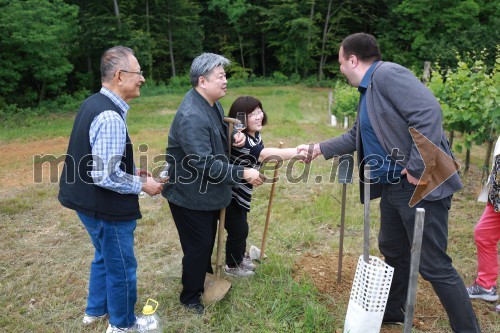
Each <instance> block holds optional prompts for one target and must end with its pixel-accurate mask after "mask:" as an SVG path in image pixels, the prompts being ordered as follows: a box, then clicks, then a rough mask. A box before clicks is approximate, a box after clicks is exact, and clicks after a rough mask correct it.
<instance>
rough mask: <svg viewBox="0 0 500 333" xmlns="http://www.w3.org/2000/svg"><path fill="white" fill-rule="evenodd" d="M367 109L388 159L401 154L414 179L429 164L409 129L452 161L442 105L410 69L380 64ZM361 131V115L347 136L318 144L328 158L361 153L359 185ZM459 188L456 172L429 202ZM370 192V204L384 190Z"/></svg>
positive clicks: (369, 88)
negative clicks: (395, 153)
mask: <svg viewBox="0 0 500 333" xmlns="http://www.w3.org/2000/svg"><path fill="white" fill-rule="evenodd" d="M366 108H367V113H368V118H369V119H370V123H371V125H372V127H373V130H374V131H375V134H376V136H377V139H378V140H379V142H380V144H381V145H382V147H383V148H384V150H385V152H386V153H387V155H391V154H392V153H393V149H397V153H398V155H402V156H403V157H404V159H403V160H401V161H398V164H400V165H402V166H403V167H405V168H406V169H407V170H408V172H409V173H410V174H411V175H412V176H414V177H416V178H420V177H421V175H422V173H423V171H424V168H425V164H424V162H423V160H422V158H421V156H420V153H419V152H418V149H417V146H416V145H415V143H414V142H413V139H412V137H411V135H410V132H409V128H410V127H414V128H415V129H417V130H418V131H419V132H420V133H422V134H423V135H424V136H425V137H427V138H428V139H429V140H430V141H432V142H433V143H434V144H435V145H436V146H437V147H439V148H440V149H441V150H443V151H444V152H445V153H447V154H448V155H450V156H452V154H451V150H450V147H449V145H448V141H447V139H446V136H445V134H444V130H443V128H442V111H441V106H440V105H439V102H438V101H437V99H436V97H435V96H434V95H433V94H432V92H431V91H430V90H429V89H428V88H427V87H426V86H425V85H424V84H423V83H422V82H420V81H419V80H418V79H417V78H416V77H415V75H413V73H412V72H411V71H409V70H408V69H407V68H405V67H403V66H400V65H398V64H395V63H391V62H383V61H381V62H380V63H378V64H377V67H376V68H375V70H374V72H373V73H372V76H371V80H370V85H369V86H368V89H367V91H366ZM358 113H359V110H358ZM358 126H359V116H358V117H357V118H356V122H355V124H354V126H353V127H352V128H351V129H350V130H349V131H348V132H347V133H345V134H342V135H340V136H339V137H335V138H331V139H329V140H326V141H322V142H320V148H321V152H322V153H323V155H324V157H325V158H326V159H329V158H332V157H334V156H342V155H344V154H352V153H353V152H354V151H357V158H358V164H359V163H360V164H359V171H360V172H359V173H360V180H361V181H363V180H364V177H363V172H361V170H363V168H364V163H363V149H362V147H361V145H362V143H361V134H360V133H359V132H358V130H357V129H358ZM360 161H361V162H360ZM461 188H462V183H461V181H460V177H459V176H458V174H457V173H455V174H454V175H453V176H451V177H450V178H449V179H448V180H446V181H445V182H444V183H443V184H441V185H440V186H438V187H437V188H436V189H435V190H434V191H432V192H431V193H429V195H428V196H427V197H426V198H425V199H426V200H431V201H432V200H438V199H442V198H445V197H447V196H449V195H451V194H453V193H454V192H456V191H458V190H459V189H461ZM370 192H371V197H372V199H373V198H377V197H379V196H380V186H377V185H376V184H374V185H372V186H371V191H370ZM361 200H363V186H361Z"/></svg>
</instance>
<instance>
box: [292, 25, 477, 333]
mask: <svg viewBox="0 0 500 333" xmlns="http://www.w3.org/2000/svg"><path fill="white" fill-rule="evenodd" d="M338 59H339V63H340V71H341V72H342V74H343V75H344V76H345V77H346V78H347V80H348V81H349V84H350V85H352V86H354V87H358V90H359V92H360V102H359V104H358V116H357V119H356V123H355V125H354V126H353V128H352V129H350V130H349V131H348V132H347V133H345V134H343V135H341V136H339V137H336V138H332V139H329V140H326V141H323V142H320V143H317V144H314V145H301V146H299V147H298V151H299V152H302V153H303V152H304V151H306V150H307V151H309V153H310V157H311V158H315V157H316V156H318V155H320V154H323V156H324V157H325V158H326V159H329V158H332V157H334V156H341V155H344V154H352V153H353V152H354V151H357V158H358V163H359V170H363V169H364V165H365V164H368V165H370V170H371V172H370V179H365V177H364V174H363V172H360V184H361V183H362V182H364V181H369V182H370V183H371V185H370V188H371V190H370V193H371V198H372V199H374V198H378V197H381V200H380V231H379V237H378V245H379V249H380V252H381V253H382V254H383V255H384V258H385V261H386V263H387V264H388V265H390V266H392V267H394V277H393V282H392V286H391V290H390V293H389V299H388V301H387V306H386V309H385V313H384V322H386V323H388V322H403V321H404V312H403V309H404V306H405V302H406V294H407V289H408V278H409V270H410V256H411V243H412V239H413V229H414V220H415V212H416V208H418V207H421V208H424V209H425V212H426V214H425V221H424V231H423V232H424V234H423V239H422V254H421V259H420V267H419V272H420V274H421V275H422V277H423V278H424V279H425V280H427V281H429V282H430V283H431V284H432V287H433V288H434V290H435V292H436V294H437V295H438V297H439V299H440V301H441V303H442V304H443V306H444V308H445V310H446V312H447V314H448V318H449V320H450V326H451V328H452V330H453V331H454V332H480V328H479V324H478V322H477V318H476V316H475V314H474V310H473V308H472V305H471V302H470V300H469V299H468V295H467V290H466V288H465V285H464V283H463V281H462V278H461V277H460V276H459V275H458V273H457V271H456V270H455V268H454V267H453V265H452V260H451V258H450V257H449V256H448V255H447V254H446V249H447V245H448V210H449V209H450V207H451V198H452V194H453V193H454V192H456V191H457V190H459V189H460V188H461V187H462V184H461V181H460V178H459V176H458V174H457V173H456V172H455V173H454V172H453V171H452V172H451V173H450V175H451V176H449V177H448V176H447V177H445V178H442V179H443V182H442V183H432V187H433V188H432V189H429V191H427V192H429V193H427V195H426V196H425V197H424V198H423V199H422V200H420V201H418V203H416V205H411V206H412V207H410V204H409V203H410V201H411V200H412V196H413V194H414V192H415V189H416V185H417V184H418V183H419V181H421V183H420V185H422V184H423V183H424V182H423V180H424V179H430V178H432V179H435V178H436V177H435V175H436V174H437V173H438V172H439V170H440V169H442V166H440V165H437V164H436V163H438V164H439V163H440V161H439V160H438V159H436V158H434V157H431V158H430V159H427V160H424V159H422V157H421V153H422V155H424V156H425V155H426V154H425V152H419V149H420V148H421V147H419V146H418V144H416V143H415V142H414V141H413V139H412V135H411V134H410V129H412V130H417V131H418V132H420V134H422V135H423V137H425V138H427V139H428V140H430V142H431V143H430V145H431V146H433V147H439V148H440V150H441V151H442V152H444V153H441V154H443V155H445V156H451V152H450V148H449V146H448V142H447V140H446V138H445V135H444V131H443V129H442V119H441V117H442V115H441V108H440V105H439V103H438V101H437V100H436V98H435V97H434V95H433V94H432V92H431V91H430V90H429V89H427V87H425V85H424V84H422V83H421V82H420V81H419V80H418V79H417V78H416V77H415V76H414V75H413V74H412V73H411V72H410V71H409V70H408V69H406V68H404V67H402V66H400V65H398V64H395V63H390V62H383V61H381V55H380V51H379V48H378V45H377V41H376V39H375V37H373V36H371V35H368V34H365V33H357V34H353V35H350V36H348V37H346V38H345V39H344V40H343V41H342V43H341V46H340V50H339V57H338ZM427 155H429V154H427ZM431 155H432V154H431ZM426 167H427V169H426ZM424 170H425V172H424ZM428 184H430V183H428ZM428 186H431V185H428ZM362 188H363V187H362V186H361V189H362ZM361 198H363V195H362V196H361Z"/></svg>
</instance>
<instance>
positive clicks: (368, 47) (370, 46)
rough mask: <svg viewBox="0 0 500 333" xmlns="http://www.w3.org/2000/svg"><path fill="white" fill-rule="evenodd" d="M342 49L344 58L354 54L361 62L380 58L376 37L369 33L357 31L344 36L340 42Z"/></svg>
mask: <svg viewBox="0 0 500 333" xmlns="http://www.w3.org/2000/svg"><path fill="white" fill-rule="evenodd" d="M340 46H341V47H342V49H343V50H344V58H345V59H348V58H349V57H350V56H351V55H355V56H356V57H357V58H358V59H359V60H361V61H363V62H368V61H372V62H373V61H377V60H381V59H382V56H381V55H380V50H379V48H378V43H377V39H375V37H373V36H372V35H370V34H367V33H364V32H358V33H356V34H352V35H349V36H347V37H346V38H344V40H342V43H341V44H340Z"/></svg>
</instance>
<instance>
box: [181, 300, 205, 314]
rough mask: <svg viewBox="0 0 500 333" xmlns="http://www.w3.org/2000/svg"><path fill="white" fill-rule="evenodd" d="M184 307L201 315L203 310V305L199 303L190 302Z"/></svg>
mask: <svg viewBox="0 0 500 333" xmlns="http://www.w3.org/2000/svg"><path fill="white" fill-rule="evenodd" d="M184 306H185V307H186V309H188V310H190V311H193V312H194V313H196V314H199V315H202V314H203V313H204V312H205V307H204V306H203V304H201V303H192V304H188V305H184Z"/></svg>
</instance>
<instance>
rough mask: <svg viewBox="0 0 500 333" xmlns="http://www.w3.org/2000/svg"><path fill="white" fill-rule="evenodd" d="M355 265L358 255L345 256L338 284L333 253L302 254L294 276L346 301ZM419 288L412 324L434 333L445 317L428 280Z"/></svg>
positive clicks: (392, 328)
mask: <svg viewBox="0 0 500 333" xmlns="http://www.w3.org/2000/svg"><path fill="white" fill-rule="evenodd" d="M357 264H358V257H354V256H351V255H344V256H343V259H342V274H341V282H340V283H337V272H338V257H337V255H336V254H330V253H324V254H311V253H305V254H304V255H303V256H302V257H300V258H299V259H298V260H297V261H296V263H295V267H294V278H295V279H301V278H304V277H305V278H307V279H310V280H311V281H312V283H313V284H314V285H315V286H316V288H317V289H318V290H319V291H320V292H322V293H324V294H327V295H329V296H331V297H332V298H334V299H338V300H340V299H341V300H344V301H345V304H347V303H348V302H349V295H350V293H351V287H352V281H353V279H354V273H355V272H356V266H357ZM418 288H419V290H418V292H417V302H416V307H415V316H414V320H413V326H414V328H417V329H418V330H419V331H422V332H436V330H434V329H432V323H433V322H434V321H436V320H437V319H438V318H441V319H446V318H447V317H446V314H445V312H444V309H443V307H442V306H441V304H440V303H439V300H438V298H437V296H436V295H435V294H434V291H433V290H432V287H431V286H430V284H429V283H426V282H425V281H423V280H420V281H419V286H418ZM346 310H347V308H346ZM478 315H479V314H478ZM402 331H403V326H401V325H399V326H398V325H382V328H381V330H380V332H383V333H395V332H402Z"/></svg>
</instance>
